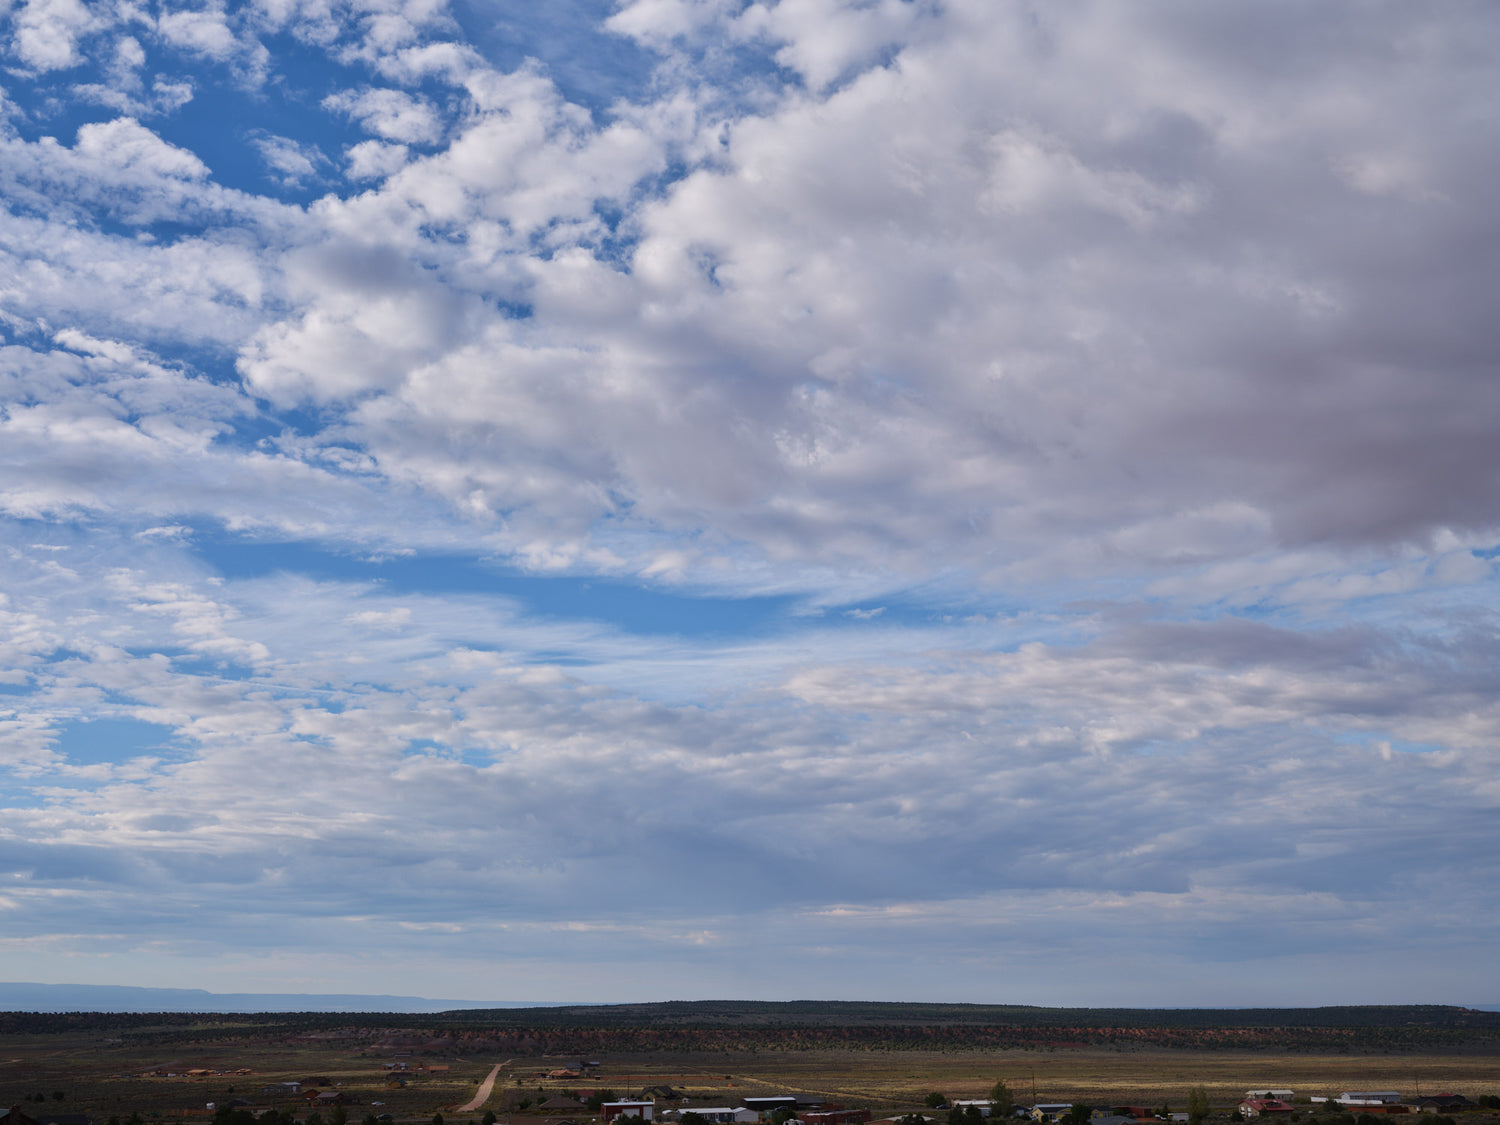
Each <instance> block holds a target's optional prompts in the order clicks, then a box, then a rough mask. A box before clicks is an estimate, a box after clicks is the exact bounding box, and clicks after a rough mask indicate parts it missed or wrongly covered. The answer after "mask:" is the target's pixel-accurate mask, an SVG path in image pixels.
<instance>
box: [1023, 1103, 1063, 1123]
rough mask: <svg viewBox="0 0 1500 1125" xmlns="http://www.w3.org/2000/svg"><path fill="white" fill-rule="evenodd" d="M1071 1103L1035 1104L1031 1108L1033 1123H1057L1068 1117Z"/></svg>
mask: <svg viewBox="0 0 1500 1125" xmlns="http://www.w3.org/2000/svg"><path fill="white" fill-rule="evenodd" d="M1072 1108H1073V1103H1072V1102H1037V1103H1036V1105H1034V1106H1032V1107H1031V1119H1032V1120H1033V1121H1057V1120H1059V1119H1061V1118H1063V1117H1066V1116H1067V1115H1068V1111H1069V1110H1071V1109H1072Z"/></svg>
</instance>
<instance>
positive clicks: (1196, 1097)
mask: <svg viewBox="0 0 1500 1125" xmlns="http://www.w3.org/2000/svg"><path fill="white" fill-rule="evenodd" d="M1187 1112H1188V1120H1189V1121H1190V1122H1192V1125H1199V1122H1201V1121H1202V1120H1203V1119H1204V1118H1205V1117H1207V1116H1208V1091H1207V1090H1205V1089H1204V1088H1203V1087H1202V1086H1194V1087H1193V1088H1192V1089H1191V1090H1189V1091H1188V1096H1187Z"/></svg>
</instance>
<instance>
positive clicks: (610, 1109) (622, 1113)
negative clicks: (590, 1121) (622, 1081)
mask: <svg viewBox="0 0 1500 1125" xmlns="http://www.w3.org/2000/svg"><path fill="white" fill-rule="evenodd" d="M655 1112H656V1103H655V1102H605V1103H604V1104H603V1105H601V1106H600V1107H599V1114H600V1116H601V1117H602V1119H603V1121H604V1125H609V1123H610V1122H611V1121H613V1120H614V1119H615V1118H616V1117H639V1118H640V1119H641V1120H642V1121H650V1120H652V1119H653V1118H652V1115H653V1114H654V1113H655Z"/></svg>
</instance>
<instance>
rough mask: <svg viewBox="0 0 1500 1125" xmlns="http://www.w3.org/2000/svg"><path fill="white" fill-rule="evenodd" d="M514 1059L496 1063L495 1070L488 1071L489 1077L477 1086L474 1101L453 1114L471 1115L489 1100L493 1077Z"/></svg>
mask: <svg viewBox="0 0 1500 1125" xmlns="http://www.w3.org/2000/svg"><path fill="white" fill-rule="evenodd" d="M515 1061H516V1060H515V1059H506V1060H505V1062H497V1063H496V1064H495V1069H494V1070H492V1071H490V1074H489V1077H488V1078H486V1079H485V1080H484V1081H483V1082H481V1083H480V1084H479V1090H478V1092H477V1093H475V1095H474V1100H473V1101H472V1102H470V1103H469V1104H468V1105H461V1106H459V1107H458V1108H457V1109H456V1110H454V1111H453V1112H454V1113H473V1112H474V1111H475V1110H476V1109H478V1108H479V1107H480V1106H482V1105H483V1104H484V1103H485V1102H487V1101H489V1100H490V1092H491V1091H492V1090H494V1088H495V1076H496V1075H497V1074H499V1073H500V1068H501V1067H502V1066H507V1065H509V1064H510V1063H513V1062H515Z"/></svg>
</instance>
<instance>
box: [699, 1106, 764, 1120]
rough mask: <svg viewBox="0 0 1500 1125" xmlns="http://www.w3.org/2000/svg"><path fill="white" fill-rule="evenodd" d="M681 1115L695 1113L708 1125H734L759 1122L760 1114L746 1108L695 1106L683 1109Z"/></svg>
mask: <svg viewBox="0 0 1500 1125" xmlns="http://www.w3.org/2000/svg"><path fill="white" fill-rule="evenodd" d="M680 1112H681V1113H696V1114H697V1115H698V1116H699V1117H702V1118H704V1119H705V1120H707V1121H708V1122H709V1123H710V1125H736V1123H738V1122H748V1121H759V1120H760V1114H759V1113H758V1112H756V1111H755V1110H753V1109H750V1108H748V1107H746V1106H739V1107H737V1108H736V1107H733V1106H722V1105H715V1106H704V1107H702V1108H699V1107H697V1106H694V1107H692V1108H691V1109H684V1110H681V1111H680Z"/></svg>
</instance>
